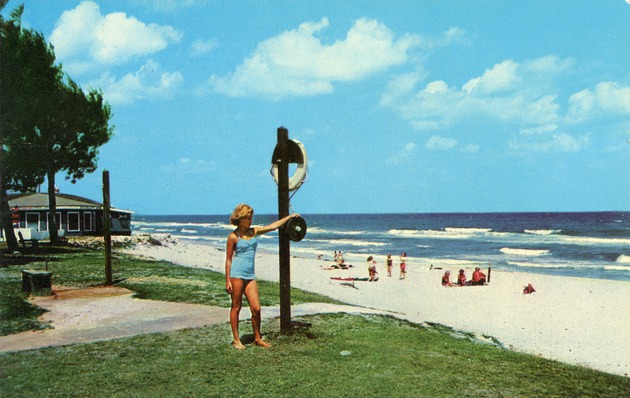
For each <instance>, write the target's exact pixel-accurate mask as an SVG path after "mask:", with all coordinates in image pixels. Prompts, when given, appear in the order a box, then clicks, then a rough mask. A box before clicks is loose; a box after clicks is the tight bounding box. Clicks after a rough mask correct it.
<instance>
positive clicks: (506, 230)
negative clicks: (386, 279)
mask: <svg viewBox="0 0 630 398" xmlns="http://www.w3.org/2000/svg"><path fill="white" fill-rule="evenodd" d="M303 216H304V218H305V219H306V221H307V224H308V233H307V235H306V237H305V238H304V240H302V241H301V242H297V243H292V244H291V253H292V254H293V255H297V256H301V257H306V258H309V257H311V258H313V259H315V258H316V257H317V256H318V255H321V256H323V258H324V259H330V258H332V254H333V252H334V251H335V250H341V251H342V252H343V253H344V257H345V259H346V260H347V261H349V262H351V263H352V262H356V263H357V264H363V263H364V262H365V259H366V257H367V256H368V255H372V256H376V257H377V261H384V260H383V259H384V256H385V255H387V254H392V255H394V256H395V257H397V256H398V255H399V254H400V253H401V252H403V251H404V252H406V253H407V255H408V257H409V258H410V266H414V265H417V266H427V267H428V266H430V265H431V264H433V265H434V266H436V267H450V268H457V267H474V266H482V267H487V266H488V264H491V265H492V267H493V269H499V270H507V271H517V272H530V273H545V274H553V275H565V276H576V277H585V278H598V279H614V280H628V281H630V212H599V213H597V212H592V213H467V214H455V213H448V214H343V215H321V214H320V215H303ZM228 218H229V215H220V216H197V215H189V216H136V217H135V218H134V221H133V230H134V233H135V234H138V233H154V234H156V233H163V234H170V235H172V236H176V237H178V238H180V239H185V240H191V241H195V242H196V243H199V244H206V245H211V246H217V247H223V246H225V243H226V238H227V235H228V234H229V232H230V231H231V230H232V229H233V227H232V226H230V225H229V222H228ZM274 220H275V216H265V215H256V217H255V220H254V224H255V225H262V224H267V223H270V222H272V221H274ZM277 246H278V245H277V233H271V234H269V235H265V239H264V240H263V244H262V245H261V248H262V249H263V250H267V251H277Z"/></svg>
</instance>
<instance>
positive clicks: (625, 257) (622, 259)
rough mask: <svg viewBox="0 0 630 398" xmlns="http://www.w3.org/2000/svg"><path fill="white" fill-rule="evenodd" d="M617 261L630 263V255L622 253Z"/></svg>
mask: <svg viewBox="0 0 630 398" xmlns="http://www.w3.org/2000/svg"><path fill="white" fill-rule="evenodd" d="M615 262H617V263H622V264H630V255H627V254H622V255H620V256H619V257H617V260H616V261H615Z"/></svg>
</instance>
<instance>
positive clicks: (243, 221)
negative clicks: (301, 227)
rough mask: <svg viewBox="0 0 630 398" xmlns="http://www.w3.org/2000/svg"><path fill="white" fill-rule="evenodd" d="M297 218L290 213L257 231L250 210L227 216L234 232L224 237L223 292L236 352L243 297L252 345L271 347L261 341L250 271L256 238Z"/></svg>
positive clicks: (241, 347)
mask: <svg viewBox="0 0 630 398" xmlns="http://www.w3.org/2000/svg"><path fill="white" fill-rule="evenodd" d="M297 216H299V214H291V215H289V216H287V217H284V218H283V219H281V220H278V221H276V222H273V223H271V224H269V225H266V226H264V227H258V228H253V227H252V219H253V217H254V209H252V208H251V207H250V206H248V205H246V204H239V205H238V206H236V208H235V209H234V211H233V212H232V215H231V216H230V224H232V225H234V226H236V229H235V230H234V231H232V232H231V233H230V235H228V239H227V247H226V250H225V290H226V291H227V292H228V293H229V294H230V297H231V298H232V307H231V309H230V326H231V327H232V335H233V337H234V340H233V341H232V346H233V347H234V348H236V349H237V350H244V349H245V346H244V345H243V343H242V342H241V338H240V335H239V332H238V321H239V315H240V313H241V307H242V304H243V295H245V297H246V298H247V302H248V303H249V309H250V311H251V313H252V328H253V330H254V345H257V346H260V347H263V348H268V347H271V345H270V344H269V343H267V342H265V341H263V339H262V337H261V334H260V322H261V316H260V299H259V297H258V285H257V284H256V279H255V277H256V276H255V272H254V259H255V257H256V248H257V247H258V239H257V237H258V235H262V234H265V233H267V232H271V231H274V230H276V229H278V228H280V227H281V226H283V225H284V224H285V223H286V222H287V221H289V219H291V218H293V217H297Z"/></svg>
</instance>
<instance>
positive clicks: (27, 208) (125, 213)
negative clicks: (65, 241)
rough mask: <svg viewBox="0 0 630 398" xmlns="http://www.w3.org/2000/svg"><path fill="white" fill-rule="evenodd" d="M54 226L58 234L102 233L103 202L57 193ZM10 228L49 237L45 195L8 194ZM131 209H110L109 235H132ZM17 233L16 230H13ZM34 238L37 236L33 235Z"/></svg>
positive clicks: (43, 237)
mask: <svg viewBox="0 0 630 398" xmlns="http://www.w3.org/2000/svg"><path fill="white" fill-rule="evenodd" d="M56 197H57V213H56V217H57V220H56V222H57V227H58V228H59V232H60V234H59V235H60V236H66V237H68V236H102V235H103V233H104V231H103V204H102V203H99V202H96V201H94V200H90V199H86V198H83V197H80V196H75V195H68V194H62V193H57V194H56ZM9 206H10V207H11V210H12V211H13V220H12V222H13V227H14V228H16V229H19V230H22V232H23V235H24V236H25V239H26V235H27V234H28V235H29V236H31V238H35V237H38V239H47V238H48V217H49V211H48V194H45V193H19V194H9ZM132 214H133V212H132V211H130V210H121V209H115V208H111V209H110V218H111V221H112V223H111V234H112V235H131V216H132ZM16 234H17V232H16ZM36 239H37V238H36Z"/></svg>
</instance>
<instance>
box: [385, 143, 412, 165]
mask: <svg viewBox="0 0 630 398" xmlns="http://www.w3.org/2000/svg"><path fill="white" fill-rule="evenodd" d="M415 152H416V144H415V143H413V142H410V143H408V144H406V145H405V146H404V147H402V149H400V150H399V151H398V152H396V153H395V154H394V155H392V156H390V157H389V159H387V163H390V164H402V163H405V162H407V161H409V159H411V157H412V156H413V154H414V153H415Z"/></svg>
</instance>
